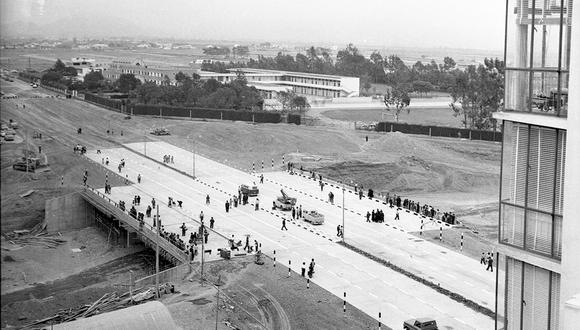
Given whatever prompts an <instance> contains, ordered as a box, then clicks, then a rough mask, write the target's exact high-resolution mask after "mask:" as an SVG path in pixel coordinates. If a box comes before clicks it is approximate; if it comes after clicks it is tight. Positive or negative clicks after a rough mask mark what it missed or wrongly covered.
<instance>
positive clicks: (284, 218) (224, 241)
mask: <svg viewBox="0 0 580 330" xmlns="http://www.w3.org/2000/svg"><path fill="white" fill-rule="evenodd" d="M1 84H2V85H1V87H2V90H3V92H5V93H10V94H13V95H16V96H17V98H10V99H2V101H1V102H2V103H1V115H2V116H1V117H2V122H3V123H5V124H6V125H7V126H11V128H10V129H11V130H13V131H14V134H11V135H13V136H14V139H13V140H11V141H9V140H6V139H5V140H3V142H2V150H1V152H2V158H1V165H2V168H1V175H2V187H1V193H2V211H1V219H2V220H1V226H2V257H1V258H2V284H1V288H2V311H1V313H2V314H1V315H2V327H3V328H12V327H17V328H24V329H41V328H51V327H53V328H54V329H78V328H86V327H91V326H92V327H108V326H114V325H115V324H117V325H118V324H131V325H132V326H134V327H140V328H143V329H145V328H147V327H146V326H145V325H146V324H149V325H148V326H149V328H151V329H154V328H159V329H160V328H163V329H172V328H173V329H210V328H211V329H214V328H215V329H291V328H294V329H376V328H377V326H379V327H382V328H385V329H400V328H402V327H403V323H404V322H406V321H408V320H413V319H421V318H432V319H436V320H437V324H438V326H439V328H440V329H476V328H477V329H492V328H493V327H494V312H493V311H494V304H495V280H496V276H502V274H498V273H497V272H494V271H491V272H489V271H486V270H485V268H484V267H483V266H482V265H481V264H480V260H479V257H480V255H481V254H482V253H488V252H494V251H495V247H494V243H492V242H494V240H496V236H495V235H496V233H497V225H496V222H497V220H496V218H497V209H498V208H497V191H498V186H499V163H500V156H501V152H500V151H501V145H500V144H499V143H495V142H486V141H471V140H469V139H455V138H435V137H429V136H415V135H405V134H402V133H399V132H389V133H384V132H372V131H357V130H354V129H348V128H345V125H341V124H340V123H338V124H337V122H336V120H335V119H330V118H324V113H323V111H315V110H313V111H312V113H311V114H310V115H311V116H314V117H316V118H317V120H315V122H316V123H317V124H316V125H314V126H297V125H291V124H255V123H251V122H250V123H248V122H233V121H222V120H209V121H208V120H177V119H171V118H157V117H152V116H127V115H126V114H123V113H119V112H115V111H111V110H108V109H105V108H102V107H98V106H96V105H93V104H90V103H87V102H84V101H83V100H82V99H75V98H72V99H66V98H63V97H62V96H59V95H57V94H56V93H55V92H51V91H49V90H46V89H44V88H42V87H40V88H33V87H32V86H30V85H29V84H27V83H25V82H22V81H19V80H15V81H12V82H6V81H2V82H1ZM14 122H16V123H17V125H13V124H12V123H14ZM371 191H372V192H371ZM393 195H396V196H398V197H400V198H401V199H408V200H409V201H413V205H416V204H419V205H422V206H430V207H431V210H432V214H431V215H427V214H426V213H425V212H423V211H422V209H421V211H419V210H415V209H410V208H409V207H403V206H402V205H401V206H399V205H393V204H392V203H389V202H388V200H389V198H392V197H393ZM415 203H416V204H415ZM371 211H372V213H373V216H374V214H375V212H377V214H378V213H379V211H380V213H381V214H382V221H369V215H370V212H371ZM367 213H369V215H367ZM451 214H452V215H453V217H454V219H455V218H456V219H457V220H456V221H455V220H454V221H448V220H447V219H448V217H447V215H451ZM443 215H445V216H443ZM442 216H443V217H442ZM373 220H374V218H373ZM306 271H308V274H305V272H306ZM155 326H157V327H155Z"/></svg>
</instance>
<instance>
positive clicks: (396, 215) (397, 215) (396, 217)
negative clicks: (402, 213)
mask: <svg viewBox="0 0 580 330" xmlns="http://www.w3.org/2000/svg"><path fill="white" fill-rule="evenodd" d="M395 220H400V218H399V210H397V214H395Z"/></svg>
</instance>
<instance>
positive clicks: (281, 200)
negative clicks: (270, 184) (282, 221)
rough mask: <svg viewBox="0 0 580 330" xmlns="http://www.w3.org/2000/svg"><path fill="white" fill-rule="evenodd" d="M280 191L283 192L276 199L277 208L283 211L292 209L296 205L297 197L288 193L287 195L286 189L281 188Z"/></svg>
mask: <svg viewBox="0 0 580 330" xmlns="http://www.w3.org/2000/svg"><path fill="white" fill-rule="evenodd" d="M280 192H281V193H282V196H278V197H277V198H276V200H275V201H274V205H275V206H276V208H278V209H280V210H282V211H289V210H291V209H292V207H293V206H294V205H296V198H294V197H288V195H286V193H285V192H284V189H280Z"/></svg>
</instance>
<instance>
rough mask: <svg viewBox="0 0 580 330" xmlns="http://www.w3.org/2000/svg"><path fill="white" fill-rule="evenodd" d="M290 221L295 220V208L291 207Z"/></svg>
mask: <svg viewBox="0 0 580 330" xmlns="http://www.w3.org/2000/svg"><path fill="white" fill-rule="evenodd" d="M292 220H296V208H294V206H292Z"/></svg>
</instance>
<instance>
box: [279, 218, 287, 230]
mask: <svg viewBox="0 0 580 330" xmlns="http://www.w3.org/2000/svg"><path fill="white" fill-rule="evenodd" d="M280 230H288V228H286V219H284V218H282V228H280Z"/></svg>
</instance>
